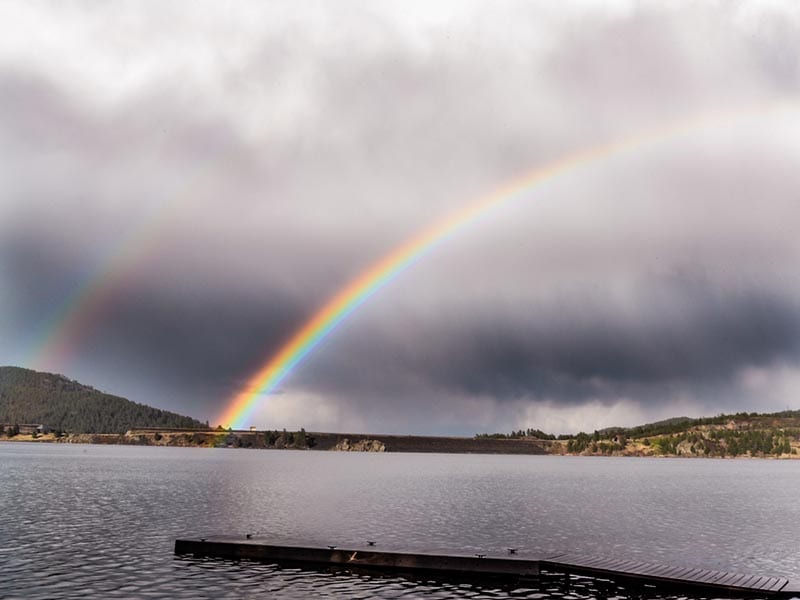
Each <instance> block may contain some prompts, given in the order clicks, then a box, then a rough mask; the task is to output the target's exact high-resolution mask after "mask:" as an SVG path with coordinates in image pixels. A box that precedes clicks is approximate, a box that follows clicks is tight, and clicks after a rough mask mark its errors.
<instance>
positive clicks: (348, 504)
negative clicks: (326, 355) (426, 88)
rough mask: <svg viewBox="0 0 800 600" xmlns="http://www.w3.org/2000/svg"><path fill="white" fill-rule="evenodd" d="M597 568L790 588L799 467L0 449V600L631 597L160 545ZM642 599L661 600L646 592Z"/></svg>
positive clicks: (552, 584)
mask: <svg viewBox="0 0 800 600" xmlns="http://www.w3.org/2000/svg"><path fill="white" fill-rule="evenodd" d="M248 532H252V533H262V534H264V533H269V534H272V535H274V536H276V537H278V538H285V539H302V540H306V541H312V542H317V543H321V544H336V545H340V546H344V545H346V544H347V543H348V542H362V541H363V540H366V539H375V540H378V542H379V544H380V545H381V546H384V547H402V548H408V549H419V550H451V551H456V552H487V551H488V552H491V551H493V550H499V551H502V550H503V549H504V548H506V547H509V546H516V547H519V548H521V549H531V550H537V549H553V550H565V551H568V550H572V551H581V552H584V553H594V554H602V555H605V554H613V555H615V556H619V557H621V558H632V559H643V560H652V561H659V562H665V563H670V564H675V565H689V566H703V567H707V568H714V569H725V570H734V571H742V572H753V573H759V574H771V575H781V576H785V577H789V578H795V579H797V578H800V552H799V551H798V540H800V461H769V460H750V461H748V460H736V461H734V460H711V459H708V460H706V459H696V460H688V459H687V460H667V459H634V458H586V457H575V458H572V457H549V456H480V455H423V454H348V453H332V452H327V453H322V452H299V451H294V452H293V451H279V450H274V451H254V450H230V449H200V448H151V447H126V446H84V445H60V444H59V445H55V444H35V443H33V444H29V443H0V598H75V597H83V598H150V597H153V598H256V597H269V598H314V597H331V598H373V597H379V598H400V597H403V598H416V597H425V598H431V597H432V598H564V599H565V600H570V599H574V598H578V599H579V598H632V597H640V595H641V593H642V591H641V590H638V591H637V590H626V589H625V588H624V587H620V586H616V585H613V584H610V583H608V582H603V581H598V580H593V579H589V578H581V579H577V580H575V582H574V583H573V585H571V586H570V587H569V589H566V588H565V587H564V585H563V581H562V580H561V579H560V578H556V577H552V578H547V577H545V578H543V579H542V580H541V581H540V582H539V583H535V582H526V583H525V584H524V585H522V584H516V585H511V584H508V585H496V586H494V585H476V584H469V583H461V584H457V583H446V582H436V581H428V580H425V579H419V580H412V579H405V578H400V577H380V576H368V575H364V574H355V575H353V574H348V573H343V572H333V571H304V570H297V569H279V568H278V567H276V566H274V565H262V564H256V563H248V562H237V561H224V560H206V559H203V560H201V559H194V558H184V557H175V556H174V555H173V552H172V551H173V543H174V540H175V538H176V537H181V536H188V537H197V536H200V535H208V534H240V535H243V534H245V533H248ZM646 595H647V596H648V597H660V598H665V597H667V596H663V595H658V593H657V592H653V591H652V590H651V591H649V592H647V594H646Z"/></svg>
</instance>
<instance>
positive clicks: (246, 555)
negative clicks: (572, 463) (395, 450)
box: [175, 536, 800, 597]
mask: <svg viewBox="0 0 800 600" xmlns="http://www.w3.org/2000/svg"><path fill="white" fill-rule="evenodd" d="M175 554H178V555H186V554H191V555H194V556H204V557H215V558H229V559H247V560H255V561H259V562H274V563H276V564H294V565H314V566H335V567H354V568H364V569H372V570H383V571H405V572H425V573H441V574H443V575H458V576H470V577H475V576H479V577H480V576H484V577H531V576H537V575H539V573H540V572H541V571H546V572H557V573H565V574H567V575H569V574H572V573H574V574H579V575H588V576H592V577H602V578H608V579H624V580H634V581H637V582H639V583H644V584H648V583H649V584H653V585H656V586H662V587H672V588H675V587H679V588H694V589H698V590H700V589H705V590H707V591H709V590H716V591H720V592H725V593H726V594H728V595H735V596H751V597H752V596H770V597H792V596H795V597H800V585H798V582H791V581H789V580H787V579H785V578H783V577H772V576H768V575H750V574H741V573H730V572H727V571H716V570H712V569H703V568H690V567H679V566H672V565H664V564H658V563H651V562H643V561H635V560H625V559H619V558H613V557H597V556H587V555H582V554H568V553H550V554H546V553H543V554H539V555H527V554H526V555H520V554H517V553H516V550H514V549H509V553H507V554H504V555H495V554H449V553H448V554H442V553H426V552H415V551H411V552H406V551H396V550H384V549H380V548H376V547H375V546H374V543H372V542H370V543H368V544H364V545H350V546H348V547H341V548H340V547H337V546H334V545H331V546H316V545H310V544H284V543H276V542H275V541H272V540H268V539H263V538H257V539H254V538H252V536H248V537H247V538H246V539H241V538H234V537H219V536H215V537H207V538H182V539H177V540H175Z"/></svg>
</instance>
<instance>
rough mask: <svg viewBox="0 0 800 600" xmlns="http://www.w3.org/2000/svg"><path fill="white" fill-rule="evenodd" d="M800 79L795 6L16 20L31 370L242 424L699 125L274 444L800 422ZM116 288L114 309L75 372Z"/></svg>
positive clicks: (390, 347) (453, 301)
mask: <svg viewBox="0 0 800 600" xmlns="http://www.w3.org/2000/svg"><path fill="white" fill-rule="evenodd" d="M799 61H800V5H798V4H797V3H796V2H793V1H787V2H765V1H759V2H733V1H731V2H706V3H691V4H689V3H667V2H563V1H559V2H530V1H527V0H526V1H523V2H503V3H498V2H463V1H458V2H452V3H447V2H417V3H415V2H409V1H402V2H396V3H393V2H375V1H370V2H360V3H351V2H299V1H291V2H252V3H245V2H231V3H224V2H219V1H215V2H159V3H141V2H135V3H125V2H109V3H105V2H94V3H82V2H51V3H41V2H32V1H25V2H11V1H8V2H3V3H0V165H2V167H0V364H17V365H20V366H28V367H33V368H46V369H50V370H55V371H57V372H60V373H63V374H65V375H67V376H69V377H70V378H74V379H77V380H79V381H81V382H83V383H87V384H91V385H94V386H95V387H98V388H100V389H103V390H105V391H108V392H111V393H116V394H119V395H123V396H126V397H128V398H130V399H132V400H135V401H138V402H143V403H146V404H150V405H153V406H157V407H160V408H166V409H170V410H175V411H178V412H182V413H185V414H189V415H191V416H194V417H196V418H199V419H201V420H206V419H208V420H210V421H211V422H212V424H215V423H214V419H215V418H216V417H217V416H218V415H219V414H220V413H221V412H222V411H223V409H224V406H225V404H226V402H227V401H228V399H229V398H230V397H231V396H232V395H233V394H235V393H236V392H237V391H238V390H239V389H240V388H241V386H243V385H244V383H245V382H246V381H247V379H248V377H249V376H250V375H251V374H252V373H253V371H254V370H255V369H257V368H258V367H259V366H260V365H261V364H262V363H264V362H265V361H266V360H267V359H268V358H269V357H270V355H271V353H272V352H274V351H275V350H277V349H278V348H279V347H280V345H281V343H282V342H283V341H284V340H286V338H287V337H288V336H290V335H291V333H292V332H293V331H294V330H295V329H296V328H298V327H299V326H300V325H302V323H303V322H304V321H305V319H307V318H308V317H309V316H310V315H311V314H312V313H313V312H314V310H315V309H316V308H317V307H319V306H320V305H321V304H322V303H324V301H325V300H326V299H327V298H328V297H330V295H331V294H333V293H334V292H336V291H337V290H338V289H339V288H340V287H341V286H343V285H344V284H346V283H347V282H348V281H349V280H350V279H351V278H353V277H354V276H356V275H358V273H359V272H360V271H361V270H363V269H364V268H366V267H368V266H369V265H370V264H371V263H372V262H374V261H375V260H377V259H379V258H380V257H381V256H382V255H383V254H385V253H387V252H389V251H390V250H391V249H392V248H393V247H395V246H396V245H397V244H399V243H401V242H402V241H403V240H404V239H406V238H407V237H409V236H411V235H413V234H414V233H415V232H417V231H419V230H420V229H422V228H424V227H426V226H427V225H429V224H431V223H432V222H434V221H436V220H437V219H439V218H441V217H442V216H444V215H447V214H449V213H450V212H451V211H456V210H458V209H459V208H460V207H463V206H466V205H467V204H468V203H469V202H470V201H472V200H474V199H475V198H478V197H481V196H482V195H485V194H487V193H492V192H493V191H494V190H496V189H498V188H499V187H500V186H501V185H503V184H504V183H506V182H508V181H509V180H511V179H513V178H514V177H517V176H519V175H520V174H522V173H525V172H529V171H531V170H532V169H535V168H536V167H537V166H538V165H541V164H544V163H546V162H547V161H550V160H553V159H556V158H558V157H560V156H564V155H569V154H570V153H574V152H576V151H579V150H582V149H586V148H591V147H593V146H597V145H598V144H604V143H608V142H611V141H614V140H616V139H621V138H625V137H628V136H631V135H636V134H637V133H640V132H648V131H652V130H654V129H656V128H658V127H662V126H664V125H668V124H670V123H674V122H683V123H685V122H686V120H687V119H694V118H698V117H699V118H700V121H699V122H700V123H701V124H702V126H699V127H694V128H689V129H688V130H685V131H683V132H682V133H681V134H680V135H676V136H671V137H666V138H663V139H661V140H660V141H658V142H655V143H647V144H642V145H640V146H637V147H634V148H631V149H629V150H628V151H625V152H622V153H619V154H617V155H614V156H611V157H607V158H604V159H600V160H595V161H593V162H591V163H590V164H588V165H584V166H582V167H580V168H577V169H573V170H571V171H568V172H567V173H564V174H563V175H561V176H560V177H558V178H556V179H553V180H551V181H548V182H546V183H545V184H543V185H540V186H538V187H535V188H531V189H530V190H529V191H528V192H527V193H526V194H524V195H523V196H521V197H520V198H519V199H518V200H516V201H514V202H510V203H506V204H504V205H502V206H501V207H500V208H499V209H498V210H496V211H494V212H492V213H491V214H489V215H488V216H487V217H486V218H484V219H482V220H481V221H480V222H478V223H476V224H474V225H472V226H470V227H467V228H466V229H465V230H463V231H460V232H459V233H458V234H457V235H455V236H454V237H452V238H451V239H449V240H448V241H447V242H446V243H445V244H443V245H441V246H439V247H437V248H436V249H435V250H434V251H433V252H431V253H430V254H428V255H427V256H426V257H425V258H424V259H423V260H422V261H420V262H419V263H417V264H416V265H415V266H414V267H413V268H411V269H410V270H408V271H406V272H405V273H403V274H402V275H401V276H400V277H398V278H397V279H396V280H394V281H393V282H392V283H391V284H389V285H388V286H387V287H385V288H384V289H382V290H381V291H380V292H379V293H378V294H376V295H375V296H373V297H372V298H371V299H370V300H369V301H368V302H367V303H366V304H364V305H363V306H362V308H360V309H359V310H358V311H357V312H355V313H354V314H353V315H352V316H351V317H350V318H349V319H348V320H347V321H346V322H345V323H344V324H343V325H342V326H341V327H340V328H339V329H338V330H336V331H335V332H334V333H333V335H331V336H330V337H329V338H328V339H327V340H326V341H325V342H324V343H323V344H322V345H321V346H320V347H319V348H318V349H317V351H316V352H315V353H314V354H313V355H311V356H310V357H309V358H308V359H307V360H306V362H304V363H303V364H302V365H301V366H300V367H299V368H298V369H297V370H296V371H295V372H294V373H293V374H292V375H291V376H290V377H289V378H288V379H287V380H286V381H285V382H284V383H283V384H282V385H281V388H280V390H279V392H278V393H276V394H274V395H271V396H268V397H264V399H263V401H262V403H261V405H260V407H259V409H258V410H257V411H256V413H255V416H254V419H253V420H254V424H255V425H258V426H259V427H284V426H285V427H300V426H304V427H306V429H312V430H313V429H316V430H338V431H354V430H357V431H380V432H419V433H457V434H470V435H471V434H473V433H475V432H481V431H507V430H509V429H512V428H513V429H517V428H520V427H537V428H541V429H543V430H547V431H553V432H556V433H561V432H570V431H577V430H579V429H583V430H588V431H591V430H594V429H596V428H600V427H606V426H610V425H634V424H638V423H641V422H645V421H651V420H656V419H661V418H665V417H670V416H678V415H689V416H700V415H711V414H717V413H719V412H723V411H725V412H729V411H740V410H747V411H773V410H783V409H785V408H787V407H789V408H795V409H797V408H800V276H799V275H800V271H799V270H798V266H799V265H800V262H799V260H798V259H800V102H798V93H799V92H800V62H799ZM752 107H756V108H757V110H756V111H752V110H750V111H749V112H748V110H749V109H750V108H752ZM721 115H732V116H725V117H723V118H719V117H720V116H721ZM705 117H710V118H709V119H706V118H705ZM102 273H106V275H103V276H101V277H100V278H98V274H102ZM87 281H93V283H94V287H93V288H92V289H93V290H95V292H93V293H95V294H96V295H97V297H99V296H102V297H103V298H104V300H103V302H97V303H96V304H97V305H98V306H97V307H95V308H93V309H92V310H90V311H88V314H87V315H84V317H83V321H82V324H81V325H80V327H78V328H77V332H76V333H74V334H73V335H72V336H71V337H70V339H69V344H68V351H67V352H65V353H64V354H63V355H61V356H60V358H59V360H58V361H57V364H43V363H44V362H46V361H45V360H44V359H43V358H42V357H43V356H44V354H43V353H42V350H43V347H42V345H41V342H40V340H42V339H44V338H43V337H42V336H43V335H45V334H46V333H47V332H48V331H52V328H51V327H50V326H49V325H48V323H50V322H53V321H54V320H55V322H58V318H59V316H58V315H59V314H60V313H59V311H63V309H64V303H65V299H67V298H69V297H70V295H71V294H74V293H75V291H76V290H80V289H81V288H82V286H84V285H85V283H86V282H87ZM98 290H99V291H98ZM45 349H46V348H45Z"/></svg>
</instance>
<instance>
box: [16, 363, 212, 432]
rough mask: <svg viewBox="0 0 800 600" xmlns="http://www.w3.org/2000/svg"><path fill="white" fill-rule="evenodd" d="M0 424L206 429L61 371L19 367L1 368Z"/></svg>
mask: <svg viewBox="0 0 800 600" xmlns="http://www.w3.org/2000/svg"><path fill="white" fill-rule="evenodd" d="M0 423H2V424H7V425H14V424H22V423H41V424H43V425H45V426H46V427H48V428H50V429H53V430H57V431H63V432H70V433H124V432H125V431H127V430H129V429H135V428H144V427H169V428H176V429H178V428H182V429H206V428H207V426H206V424H205V423H201V422H200V421H197V420H195V419H192V418H191V417H185V416H183V415H179V414H176V413H173V412H168V411H165V410H159V409H157V408H153V407H151V406H146V405H144V404H137V403H136V402H131V401H130V400H126V399H125V398H120V397H119V396H112V395H111V394H106V393H103V392H100V391H98V390H96V389H94V388H93V387H90V386H88V385H83V384H80V383H78V382H77V381H73V380H71V379H67V378H66V377H64V376H63V375H54V374H53V373H40V372H38V371H32V370H30V369H22V368H19V367H0Z"/></svg>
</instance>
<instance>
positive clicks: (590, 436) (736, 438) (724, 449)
mask: <svg viewBox="0 0 800 600" xmlns="http://www.w3.org/2000/svg"><path fill="white" fill-rule="evenodd" d="M532 431H535V432H536V433H535V435H530V434H531V432H532ZM482 435H483V436H484V437H487V436H486V434H482ZM488 437H500V438H505V439H525V438H528V439H531V438H532V439H537V438H542V439H547V440H551V442H550V444H551V445H550V451H551V453H559V454H580V455H612V456H701V457H717V458H725V457H737V456H746V457H760V458H767V457H774V458H800V454H798V453H800V411H784V412H779V413H769V414H758V413H737V414H732V415H717V416H716V417H706V418H700V419H690V418H688V417H676V418H673V419H667V420H665V421H659V422H657V423H649V424H647V425H640V426H638V427H611V428H607V429H601V430H598V431H595V432H593V433H585V432H581V433H578V434H576V435H560V436H558V437H556V436H554V435H549V434H545V433H543V432H540V431H538V430H530V429H529V430H520V431H514V432H511V433H510V434H491V436H488Z"/></svg>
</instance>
